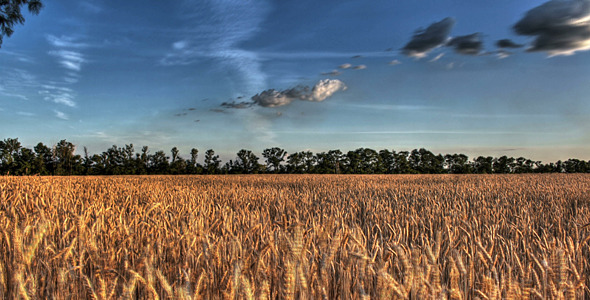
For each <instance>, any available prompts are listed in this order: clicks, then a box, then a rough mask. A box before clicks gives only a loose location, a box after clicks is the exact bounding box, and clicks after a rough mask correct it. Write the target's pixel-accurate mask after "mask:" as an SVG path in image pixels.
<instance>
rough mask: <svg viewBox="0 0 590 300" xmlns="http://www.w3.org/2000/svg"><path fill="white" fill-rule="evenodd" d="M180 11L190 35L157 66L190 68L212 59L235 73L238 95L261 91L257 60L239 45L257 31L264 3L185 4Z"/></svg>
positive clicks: (263, 81) (249, 0)
mask: <svg viewBox="0 0 590 300" xmlns="http://www.w3.org/2000/svg"><path fill="white" fill-rule="evenodd" d="M183 9H184V12H183V14H184V17H185V18H186V20H187V23H188V26H191V27H193V29H194V30H193V34H186V35H185V36H182V37H180V38H179V40H178V41H176V42H174V43H173V44H172V45H171V51H169V52H168V53H166V54H165V56H164V57H163V58H162V59H161V60H160V63H161V64H163V65H191V64H194V63H197V62H199V60H200V59H202V58H204V57H206V58H214V59H216V60H217V61H218V62H219V63H220V66H221V67H222V68H226V69H229V70H233V71H235V72H236V75H237V78H235V79H237V81H236V83H237V84H236V86H237V87H238V88H240V89H242V90H241V91H239V92H246V93H255V92H256V91H259V90H262V89H264V88H265V85H266V80H267V75H266V74H265V73H264V72H263V71H262V67H261V58H260V57H259V55H258V53H256V52H253V51H247V50H244V49H242V48H241V47H240V46H239V44H240V43H241V42H244V41H247V40H248V39H250V38H251V37H252V36H254V34H256V33H257V32H258V31H259V29H260V26H261V23H262V21H263V20H264V18H265V17H266V15H267V12H268V11H269V4H268V3H266V1H254V0H245V1H239V0H217V1H203V2H195V1H189V0H186V1H185V2H184V3H183ZM194 20H199V21H200V22H199V23H196V22H195V21H194ZM237 92H238V91H237Z"/></svg>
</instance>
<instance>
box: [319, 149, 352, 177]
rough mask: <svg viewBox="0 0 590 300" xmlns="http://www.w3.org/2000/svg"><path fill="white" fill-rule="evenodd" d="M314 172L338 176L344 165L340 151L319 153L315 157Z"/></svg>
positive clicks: (343, 157)
mask: <svg viewBox="0 0 590 300" xmlns="http://www.w3.org/2000/svg"><path fill="white" fill-rule="evenodd" d="M315 158H316V166H315V172H316V173H320V174H340V172H341V171H342V167H344V166H345V165H346V164H345V163H344V162H345V161H346V159H345V158H346V157H345V156H344V154H343V153H342V151H340V150H330V151H328V152H320V153H317V154H316V155H315Z"/></svg>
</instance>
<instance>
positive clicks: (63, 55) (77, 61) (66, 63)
mask: <svg viewBox="0 0 590 300" xmlns="http://www.w3.org/2000/svg"><path fill="white" fill-rule="evenodd" d="M49 54H50V55H53V56H56V57H57V58H58V59H59V63H60V64H61V65H62V67H64V68H66V69H68V70H71V71H76V72H80V71H81V70H82V64H83V63H85V62H86V59H84V56H83V55H82V53H80V52H76V51H70V50H57V51H50V52H49Z"/></svg>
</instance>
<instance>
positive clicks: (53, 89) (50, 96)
mask: <svg viewBox="0 0 590 300" xmlns="http://www.w3.org/2000/svg"><path fill="white" fill-rule="evenodd" d="M42 88H43V90H41V91H39V94H40V95H42V96H43V99H44V100H46V101H51V102H53V103H57V104H63V105H66V106H69V107H75V106H76V102H75V101H74V98H75V92H74V90H72V89H71V88H67V87H59V86H53V85H43V86H42Z"/></svg>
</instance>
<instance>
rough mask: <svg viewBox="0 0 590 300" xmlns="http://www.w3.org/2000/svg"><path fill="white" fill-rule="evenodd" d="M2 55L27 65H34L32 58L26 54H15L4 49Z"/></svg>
mask: <svg viewBox="0 0 590 300" xmlns="http://www.w3.org/2000/svg"><path fill="white" fill-rule="evenodd" d="M2 54H3V55H8V56H12V57H14V58H15V59H16V60H18V61H20V62H25V63H33V62H34V61H33V58H32V57H30V56H28V55H26V54H23V53H19V52H14V51H6V50H4V49H3V50H2Z"/></svg>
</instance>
